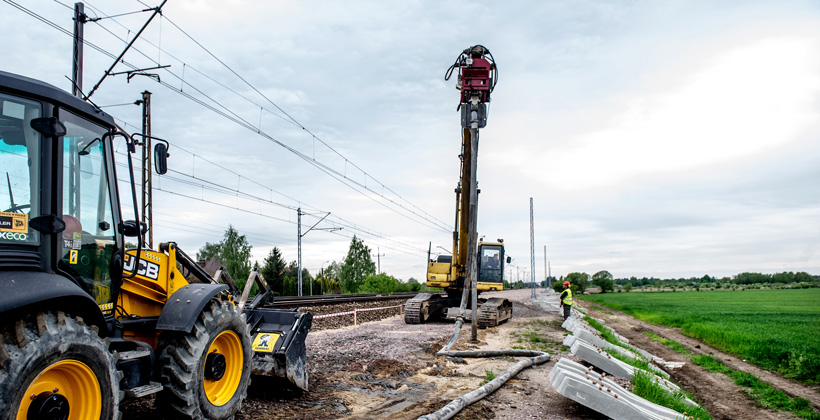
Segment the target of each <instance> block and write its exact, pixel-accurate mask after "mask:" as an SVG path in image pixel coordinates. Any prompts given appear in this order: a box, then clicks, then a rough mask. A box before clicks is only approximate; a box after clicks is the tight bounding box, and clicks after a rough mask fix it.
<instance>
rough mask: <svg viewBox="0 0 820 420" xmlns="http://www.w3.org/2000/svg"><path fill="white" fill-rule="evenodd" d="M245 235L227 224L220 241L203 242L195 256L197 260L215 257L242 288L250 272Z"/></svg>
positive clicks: (248, 247)
mask: <svg viewBox="0 0 820 420" xmlns="http://www.w3.org/2000/svg"><path fill="white" fill-rule="evenodd" d="M252 248H253V247H252V246H251V245H250V244H249V243H248V240H247V239H246V238H245V235H240V234H239V232H238V231H237V230H236V229H234V227H233V226H231V225H228V230H226V231H225V236H224V237H223V238H222V241H221V242H219V243H216V244H212V243H207V242H206V243H205V246H203V247H202V248H200V249H199V252H197V254H196V256H197V259H199V260H209V259H211V258H215V259H216V260H218V261H219V262H220V264H222V266H223V267H225V269H227V270H228V273H230V274H231V277H233V279H234V281H235V282H236V285H237V287H239V288H240V289H242V288H243V287H245V282H247V281H248V275H250V273H251V249H252Z"/></svg>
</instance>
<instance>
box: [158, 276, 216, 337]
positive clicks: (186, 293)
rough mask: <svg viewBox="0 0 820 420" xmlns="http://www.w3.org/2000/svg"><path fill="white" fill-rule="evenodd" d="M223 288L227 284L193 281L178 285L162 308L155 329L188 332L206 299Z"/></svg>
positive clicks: (209, 298) (206, 301)
mask: <svg viewBox="0 0 820 420" xmlns="http://www.w3.org/2000/svg"><path fill="white" fill-rule="evenodd" d="M223 290H228V286H226V285H224V284H210V283H208V284H201V283H194V284H189V285H186V286H183V287H180V288H179V290H177V291H176V292H174V294H173V295H171V297H170V298H169V299H168V302H166V303H165V307H164V308H162V313H160V315H159V320H157V329H158V330H168V331H181V332H186V333H190V332H191V330H192V329H193V328H194V323H195V322H196V319H197V317H199V314H200V312H202V309H203V308H204V307H205V305H206V304H207V303H208V301H209V300H211V298H213V297H214V296H216V295H217V294H219V292H221V291H223Z"/></svg>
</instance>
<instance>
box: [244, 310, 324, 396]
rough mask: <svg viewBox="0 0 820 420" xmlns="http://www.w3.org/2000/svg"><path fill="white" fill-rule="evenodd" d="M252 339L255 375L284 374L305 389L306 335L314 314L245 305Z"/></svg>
mask: <svg viewBox="0 0 820 420" xmlns="http://www.w3.org/2000/svg"><path fill="white" fill-rule="evenodd" d="M245 315H246V319H247V320H248V325H249V326H250V331H251V337H252V339H253V341H252V343H253V370H251V373H252V374H254V375H264V376H276V377H279V378H284V379H287V380H288V381H290V382H291V383H292V384H294V385H296V386H297V387H298V388H300V389H302V390H305V391H307V390H308V376H307V371H306V370H305V356H306V351H305V338H306V337H307V333H308V331H310V327H311V325H312V324H313V314H311V313H309V312H308V313H301V312H296V310H293V311H285V310H276V309H265V308H260V309H246V310H245Z"/></svg>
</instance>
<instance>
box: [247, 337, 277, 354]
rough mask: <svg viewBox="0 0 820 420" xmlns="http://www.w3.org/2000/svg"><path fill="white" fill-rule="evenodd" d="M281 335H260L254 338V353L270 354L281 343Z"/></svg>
mask: <svg viewBox="0 0 820 420" xmlns="http://www.w3.org/2000/svg"><path fill="white" fill-rule="evenodd" d="M279 336H280V334H277V333H259V334H256V337H254V338H253V351H258V352H262V353H270V352H272V351H273V348H274V347H275V346H276V342H277V341H279Z"/></svg>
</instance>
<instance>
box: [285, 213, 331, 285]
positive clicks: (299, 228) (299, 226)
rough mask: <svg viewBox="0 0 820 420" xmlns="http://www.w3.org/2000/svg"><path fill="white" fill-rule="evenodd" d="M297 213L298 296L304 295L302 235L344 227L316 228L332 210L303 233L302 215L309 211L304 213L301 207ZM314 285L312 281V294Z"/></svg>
mask: <svg viewBox="0 0 820 420" xmlns="http://www.w3.org/2000/svg"><path fill="white" fill-rule="evenodd" d="M296 214H297V216H296V219H297V223H296V225H297V234H298V240H297V242H298V247H299V252H298V256H299V257H298V258H299V273H298V274H297V278H298V279H299V280H298V283H299V284H298V285H297V287H298V288H299V292H298V295H297V296H302V237H303V236H305V235H307V234H308V232H310V231H311V230H326V231H330V232H333V231H335V230H342V228H336V227H334V228H316V225H318V224H319V223H322V220H325V218H326V217H327V216H330V212H327V213H325V215H324V216H322V218H321V219H319V221H318V222H316V223H315V224H314V225H313V226H311V227H310V229H308V230H306V231H305V233H302V215H303V214H305V215H306V214H308V213H302V208H301V207H299V208H297V209H296ZM312 287H313V283H312V282H311V292H310V293H311V294H313V288H312Z"/></svg>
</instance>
